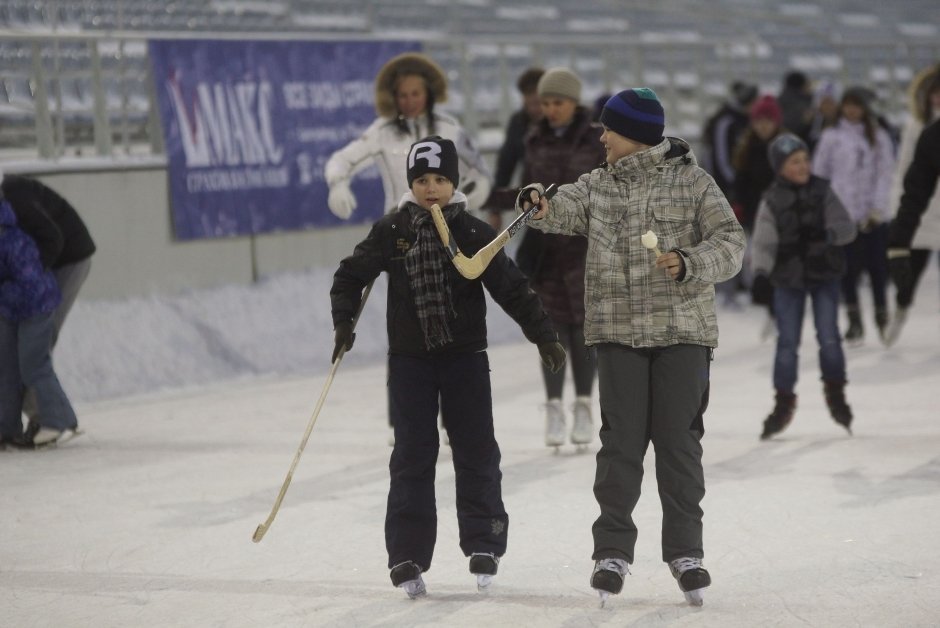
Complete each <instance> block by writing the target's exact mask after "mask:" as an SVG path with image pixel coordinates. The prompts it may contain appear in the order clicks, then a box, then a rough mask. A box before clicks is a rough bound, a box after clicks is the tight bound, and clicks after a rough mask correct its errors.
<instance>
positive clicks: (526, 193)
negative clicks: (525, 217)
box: [516, 183, 545, 212]
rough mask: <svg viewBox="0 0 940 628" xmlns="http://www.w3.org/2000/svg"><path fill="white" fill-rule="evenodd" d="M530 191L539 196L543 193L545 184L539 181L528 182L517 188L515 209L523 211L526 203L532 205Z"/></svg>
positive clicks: (525, 208)
mask: <svg viewBox="0 0 940 628" xmlns="http://www.w3.org/2000/svg"><path fill="white" fill-rule="evenodd" d="M532 192H535V194H536V198H539V197H540V196H542V195H543V194H545V186H544V185H542V184H541V183H530V184H529V185H527V186H525V187H524V188H522V189H521V190H519V195H518V196H517V197H516V209H518V210H519V211H520V212H523V211H525V210H527V209H528V207H526V204H528V205H529V206H531V205H532Z"/></svg>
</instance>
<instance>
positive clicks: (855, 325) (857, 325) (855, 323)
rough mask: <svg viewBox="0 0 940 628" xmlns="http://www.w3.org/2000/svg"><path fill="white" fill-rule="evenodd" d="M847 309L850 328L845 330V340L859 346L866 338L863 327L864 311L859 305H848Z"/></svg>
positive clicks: (853, 345) (851, 344) (850, 344)
mask: <svg viewBox="0 0 940 628" xmlns="http://www.w3.org/2000/svg"><path fill="white" fill-rule="evenodd" d="M846 311H847V313H848V315H849V328H848V330H846V332H845V342H846V343H848V344H849V346H852V347H857V346H858V345H860V344H862V341H864V340H865V328H864V327H862V312H861V311H860V310H859V309H858V305H847V306H846Z"/></svg>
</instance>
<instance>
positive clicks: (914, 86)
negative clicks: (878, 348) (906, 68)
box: [885, 63, 940, 346]
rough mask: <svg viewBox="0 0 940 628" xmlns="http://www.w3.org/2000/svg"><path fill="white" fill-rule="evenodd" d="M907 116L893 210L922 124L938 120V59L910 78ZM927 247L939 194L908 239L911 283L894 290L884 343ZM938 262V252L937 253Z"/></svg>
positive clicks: (938, 229) (939, 222)
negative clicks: (910, 239) (893, 299)
mask: <svg viewBox="0 0 940 628" xmlns="http://www.w3.org/2000/svg"><path fill="white" fill-rule="evenodd" d="M909 98H910V109H911V111H910V114H911V115H910V117H908V119H907V123H906V124H905V126H904V129H903V130H902V132H901V145H900V148H899V149H898V163H897V168H896V169H895V171H894V179H893V182H892V186H891V213H892V214H895V215H896V214H897V213H898V210H899V207H900V204H901V194H902V192H903V189H904V175H905V174H906V173H907V169H908V167H910V165H911V161H912V160H913V159H914V146H915V145H916V144H917V139H918V138H919V137H920V134H921V133H922V132H923V130H924V127H925V125H928V124H931V123H932V122H936V121H937V120H940V63H938V64H936V65H934V66H932V67H929V68H927V69H926V70H923V71H922V72H921V73H920V74H918V75H917V76H916V77H915V78H914V80H913V81H912V82H911V86H910V89H909ZM931 251H940V194H936V193H935V194H934V195H933V196H932V197H931V199H930V202H929V203H928V206H927V209H926V210H925V212H924V214H923V216H922V219H921V223H920V226H919V228H918V229H917V232H916V234H915V235H914V239H913V240H912V241H911V254H910V261H911V283H910V290H903V291H902V290H898V291H897V292H896V294H895V304H896V306H897V309H896V310H895V313H894V316H892V317H891V322H890V323H889V324H888V331H887V333H886V334H885V344H887V345H888V346H890V345H892V344H894V343H895V342H897V339H898V337H899V336H900V334H901V329H902V327H903V326H904V322H905V321H906V320H907V312H908V309H909V308H910V307H911V305H912V304H913V303H914V295H915V294H916V292H917V285H918V283H919V282H920V278H921V275H923V273H924V270H925V269H926V268H927V262H928V260H929V259H930V253H931ZM937 260H938V262H940V253H938V255H937Z"/></svg>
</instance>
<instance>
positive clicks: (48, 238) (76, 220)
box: [0, 172, 95, 434]
mask: <svg viewBox="0 0 940 628" xmlns="http://www.w3.org/2000/svg"><path fill="white" fill-rule="evenodd" d="M0 179H2V181H3V182H2V183H0V191H2V196H3V197H4V198H5V199H6V200H7V202H9V203H10V206H11V207H12V208H13V213H14V214H16V220H17V222H18V223H19V225H20V227H21V228H22V230H23V231H24V232H26V234H27V235H29V236H30V237H31V238H32V239H33V240H35V241H36V245H37V246H38V247H39V255H40V259H41V261H42V265H43V267H44V268H48V269H50V270H52V274H53V275H54V276H55V280H56V283H57V284H58V286H59V291H60V292H61V293H62V301H61V302H60V303H59V305H58V307H57V308H56V309H55V311H54V312H53V314H52V324H53V331H52V346H53V347H54V346H55V344H56V342H57V341H58V339H59V332H60V331H61V329H62V325H63V324H64V323H65V318H66V316H68V313H69V311H70V310H71V309H72V305H73V304H74V303H75V298H76V297H77V296H78V292H79V290H81V287H82V285H83V284H84V283H85V279H87V278H88V271H89V270H90V269H91V256H92V254H94V252H95V243H94V241H93V240H92V239H91V235H90V234H89V233H88V228H87V227H86V226H85V223H84V222H83V221H82V219H81V217H80V216H79V215H78V212H77V211H75V208H74V207H72V204H71V203H69V202H68V201H67V200H65V199H64V198H62V197H61V196H60V195H59V194H57V193H56V192H55V191H54V190H52V189H51V188H49V187H48V186H46V185H44V184H43V183H40V182H39V181H37V180H35V179H31V178H27V177H21V176H16V175H6V176H3V173H2V172H0ZM23 411H24V412H25V413H26V415H27V416H28V417H29V420H30V428H29V429H28V430H27V434H29V433H30V432H35V430H36V429H37V427H38V426H39V425H40V424H42V423H43V421H41V420H40V417H39V410H38V408H37V404H36V395H35V391H34V390H32V389H29V390H27V391H26V396H25V398H24V400H23Z"/></svg>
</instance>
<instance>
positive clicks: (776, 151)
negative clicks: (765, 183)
mask: <svg viewBox="0 0 940 628" xmlns="http://www.w3.org/2000/svg"><path fill="white" fill-rule="evenodd" d="M798 150H805V151H806V152H807V153H808V152H809V147H807V146H806V142H804V141H803V140H801V139H800V138H798V137H797V136H795V135H793V134H792V133H781V134H780V135H778V136H777V137H775V138H774V141H772V142H771V143H770V146H768V147H767V160H768V161H770V167H771V169H773V171H774V174H779V173H780V168H781V167H783V162H785V161H786V160H787V157H789V156H790V155H792V154H793V153H795V152H796V151H798Z"/></svg>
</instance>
